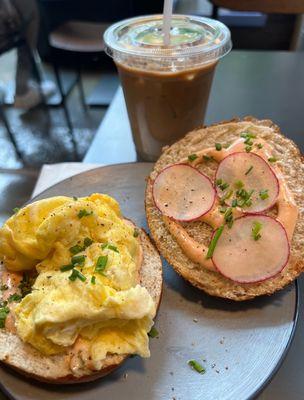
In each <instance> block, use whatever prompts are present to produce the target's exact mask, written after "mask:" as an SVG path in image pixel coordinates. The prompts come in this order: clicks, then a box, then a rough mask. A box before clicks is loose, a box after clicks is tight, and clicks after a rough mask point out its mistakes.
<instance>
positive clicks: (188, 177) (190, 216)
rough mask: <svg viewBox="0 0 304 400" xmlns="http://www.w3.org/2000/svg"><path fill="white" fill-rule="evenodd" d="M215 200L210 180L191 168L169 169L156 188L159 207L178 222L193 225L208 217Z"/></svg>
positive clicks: (155, 199) (164, 170)
mask: <svg viewBox="0 0 304 400" xmlns="http://www.w3.org/2000/svg"><path fill="white" fill-rule="evenodd" d="M215 197H216V193H215V190H214V187H213V185H212V183H211V181H210V179H209V178H208V177H207V176H206V175H204V174H202V173H201V172H200V171H198V170H197V169H196V168H193V167H192V166H190V165H188V164H173V165H170V166H169V167H166V168H165V169H163V170H162V171H161V172H160V173H159V174H158V176H157V177H156V179H155V181H154V184H153V198H154V203H155V205H156V207H157V208H158V209H159V210H160V212H162V213H163V214H165V215H167V216H168V217H170V218H174V219H176V220H178V221H192V220H195V219H197V218H199V217H201V216H202V215H204V214H206V213H207V212H208V211H209V210H210V209H211V208H212V206H213V203H214V200H215Z"/></svg>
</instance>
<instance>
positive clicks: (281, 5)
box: [211, 0, 304, 50]
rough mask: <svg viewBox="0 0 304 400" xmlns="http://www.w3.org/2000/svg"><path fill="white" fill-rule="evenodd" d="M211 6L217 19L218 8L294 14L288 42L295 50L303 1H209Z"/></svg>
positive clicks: (291, 48)
mask: <svg viewBox="0 0 304 400" xmlns="http://www.w3.org/2000/svg"><path fill="white" fill-rule="evenodd" d="M211 2H212V4H213V18H216V19H217V17H218V8H219V7H223V8H228V9H229V10H235V11H256V12H261V13H265V14H294V15H296V23H295V26H294V32H293V34H292V38H291V41H290V50H295V49H296V43H297V39H298V36H299V33H300V27H301V22H302V15H301V14H304V1H303V0H211Z"/></svg>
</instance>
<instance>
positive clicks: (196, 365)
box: [188, 360, 206, 374]
mask: <svg viewBox="0 0 304 400" xmlns="http://www.w3.org/2000/svg"><path fill="white" fill-rule="evenodd" d="M188 365H189V366H190V367H191V368H192V369H194V370H195V371H196V372H198V373H199V374H204V373H205V372H206V370H205V368H204V367H203V366H202V365H201V364H200V363H199V362H198V361H196V360H189V361H188Z"/></svg>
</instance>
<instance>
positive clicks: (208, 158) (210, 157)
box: [203, 154, 213, 161]
mask: <svg viewBox="0 0 304 400" xmlns="http://www.w3.org/2000/svg"><path fill="white" fill-rule="evenodd" d="M203 159H204V160H205V161H211V160H213V157H212V156H208V155H207V154H204V155H203Z"/></svg>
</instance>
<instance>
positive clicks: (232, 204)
mask: <svg viewBox="0 0 304 400" xmlns="http://www.w3.org/2000/svg"><path fill="white" fill-rule="evenodd" d="M237 205H238V203H237V199H233V200H232V203H231V207H237Z"/></svg>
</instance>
